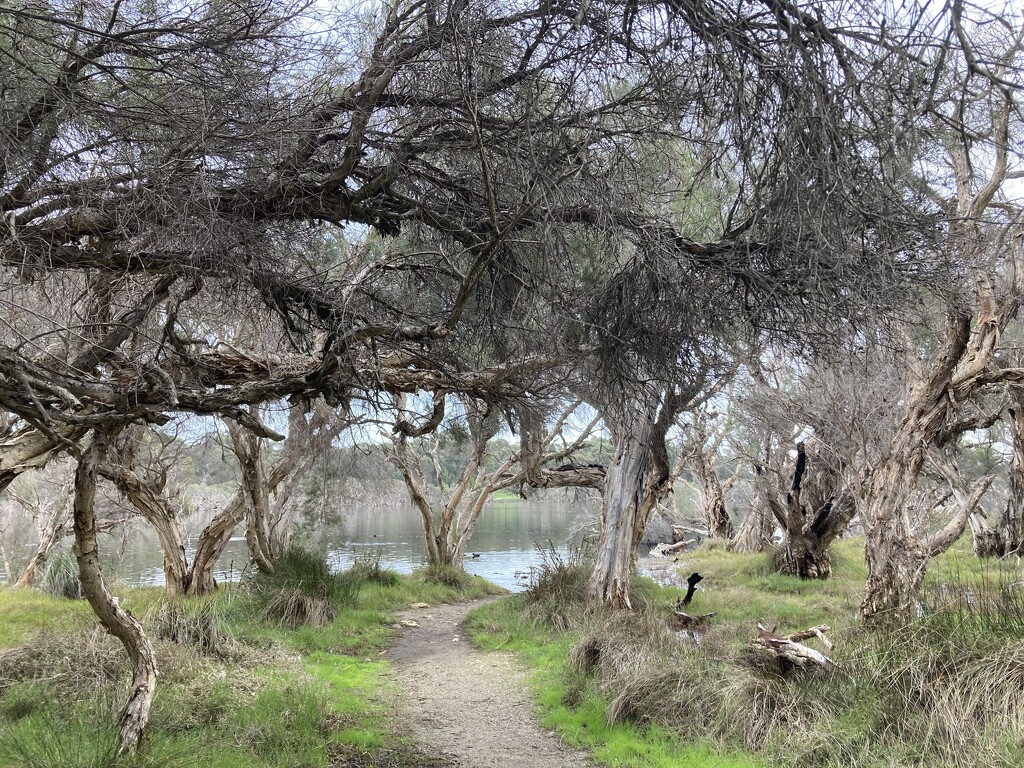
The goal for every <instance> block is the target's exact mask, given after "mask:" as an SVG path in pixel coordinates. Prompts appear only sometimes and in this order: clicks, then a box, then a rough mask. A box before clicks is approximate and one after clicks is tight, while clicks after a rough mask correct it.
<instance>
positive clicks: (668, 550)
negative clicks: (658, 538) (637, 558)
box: [647, 539, 697, 557]
mask: <svg viewBox="0 0 1024 768" xmlns="http://www.w3.org/2000/svg"><path fill="white" fill-rule="evenodd" d="M696 543H697V540H696V539H687V540H686V541H680V542H677V543H676V544H655V545H654V546H653V547H651V551H650V552H648V553H647V556H648V557H665V556H666V555H671V554H674V553H675V552H679V551H680V550H683V549H686V548H687V547H688V546H690V545H691V544H696Z"/></svg>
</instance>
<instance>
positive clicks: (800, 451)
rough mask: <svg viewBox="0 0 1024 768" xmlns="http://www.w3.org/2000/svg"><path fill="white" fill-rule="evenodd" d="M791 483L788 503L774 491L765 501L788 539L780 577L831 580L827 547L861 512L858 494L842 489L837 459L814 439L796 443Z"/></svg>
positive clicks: (780, 559) (780, 554) (779, 558)
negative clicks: (857, 499)
mask: <svg viewBox="0 0 1024 768" xmlns="http://www.w3.org/2000/svg"><path fill="white" fill-rule="evenodd" d="M796 452H797V456H796V461H795V463H794V467H793V479H792V482H791V484H790V486H789V488H788V489H787V490H786V492H785V496H784V498H785V502H783V501H782V500H781V499H780V498H779V495H778V493H777V491H776V492H773V491H772V490H766V492H765V498H766V500H767V502H768V505H769V508H770V509H771V511H772V514H773V515H774V516H775V519H776V520H777V521H778V523H779V525H780V526H782V530H783V533H784V535H785V540H784V541H783V543H782V547H781V548H780V549H779V551H778V553H777V555H776V564H777V566H778V568H779V570H780V571H781V572H782V573H788V574H790V575H793V576H799V577H800V578H802V579H826V578H828V577H829V576H831V575H832V558H831V555H830V554H829V547H830V546H831V544H832V542H833V541H834V540H835V539H836V538H838V537H839V536H841V535H842V534H843V532H844V531H845V530H846V526H847V525H848V524H849V522H850V519H851V518H852V517H853V515H854V513H855V512H856V510H857V505H856V497H855V495H854V491H853V490H852V489H850V488H849V487H847V486H845V485H844V480H843V470H842V467H841V466H839V462H838V457H836V456H834V455H833V456H830V455H829V454H828V453H827V449H826V448H824V447H823V446H822V445H821V444H820V442H819V441H818V440H816V439H814V438H810V439H808V440H807V441H806V442H803V443H797V445H796Z"/></svg>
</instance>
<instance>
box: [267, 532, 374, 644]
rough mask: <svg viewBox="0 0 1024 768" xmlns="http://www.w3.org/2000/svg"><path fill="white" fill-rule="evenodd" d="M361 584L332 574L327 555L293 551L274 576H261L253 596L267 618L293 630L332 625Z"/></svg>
mask: <svg viewBox="0 0 1024 768" xmlns="http://www.w3.org/2000/svg"><path fill="white" fill-rule="evenodd" d="M359 588H360V583H359V582H357V581H356V580H354V579H352V578H344V577H342V578H339V576H338V575H337V574H334V573H332V572H331V568H330V565H329V564H328V563H327V559H326V558H325V557H324V555H322V554H319V553H315V552H311V551H309V550H306V549H302V548H300V547H295V546H293V547H290V548H289V549H288V550H286V551H285V553H284V554H283V555H282V556H281V557H280V558H279V560H278V561H277V562H276V563H275V564H274V571H273V572H272V573H259V574H257V575H256V576H255V577H254V578H253V581H252V592H253V594H254V596H255V598H256V602H257V605H259V606H260V611H261V614H262V616H263V618H264V619H265V620H267V621H270V622H273V623H275V624H280V625H283V626H286V627H289V628H291V629H295V628H296V627H301V626H304V625H313V626H322V625H324V624H329V623H330V622H332V621H333V620H334V618H335V616H337V615H338V608H339V606H340V605H341V604H344V603H351V602H353V601H354V600H355V597H356V595H357V594H358V592H359Z"/></svg>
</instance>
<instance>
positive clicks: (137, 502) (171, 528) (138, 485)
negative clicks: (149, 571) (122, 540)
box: [99, 464, 190, 595]
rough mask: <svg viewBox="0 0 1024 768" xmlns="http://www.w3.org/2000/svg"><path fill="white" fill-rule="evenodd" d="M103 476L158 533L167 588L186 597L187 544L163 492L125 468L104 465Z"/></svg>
mask: <svg viewBox="0 0 1024 768" xmlns="http://www.w3.org/2000/svg"><path fill="white" fill-rule="evenodd" d="M99 472H100V474H101V475H102V476H103V477H104V478H106V479H107V480H110V481H111V482H112V483H114V485H115V486H117V490H118V491H119V492H120V493H121V495H123V496H124V497H125V498H126V499H127V500H128V502H129V503H130V504H131V505H132V506H133V507H134V508H135V509H136V510H137V511H138V513H139V514H140V515H141V516H142V517H143V519H144V520H145V521H146V522H147V523H149V524H150V525H151V526H153V529H154V530H155V531H156V534H157V538H158V539H159V540H160V549H161V550H162V551H163V555H164V584H165V586H166V589H167V591H168V592H170V593H171V594H176V595H183V594H186V593H187V592H188V587H189V578H190V574H189V567H188V558H187V557H186V555H185V541H184V538H183V536H182V531H181V526H180V525H179V524H178V519H177V514H176V513H175V510H174V508H173V507H172V506H171V503H170V502H169V500H168V499H167V497H166V496H165V495H164V492H163V489H162V488H158V487H154V486H153V485H151V484H149V483H147V482H146V481H145V480H144V479H143V478H141V477H139V475H137V474H136V473H135V472H133V471H131V470H129V469H126V468H125V467H121V466H112V465H111V464H104V465H102V466H101V467H100V469H99Z"/></svg>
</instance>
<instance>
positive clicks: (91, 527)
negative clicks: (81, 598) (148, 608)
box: [74, 430, 157, 754]
mask: <svg viewBox="0 0 1024 768" xmlns="http://www.w3.org/2000/svg"><path fill="white" fill-rule="evenodd" d="M110 437H111V435H110V433H107V432H104V431H101V430H97V431H96V432H95V433H94V437H93V440H92V442H91V443H90V444H89V446H88V447H87V448H86V449H85V450H84V451H83V453H82V457H81V459H80V460H79V462H78V469H77V471H76V472H75V500H74V521H75V546H74V552H75V557H76V558H77V559H78V572H79V578H80V579H81V581H82V591H83V593H84V594H85V597H86V599H87V600H88V601H89V604H90V605H91V606H92V609H93V611H94V612H95V613H96V616H97V617H98V618H99V620H100V623H102V624H103V626H104V627H105V628H106V629H107V631H108V632H110V634H112V635H114V636H115V637H116V638H117V639H118V640H120V641H121V644H122V645H124V648H125V651H127V653H128V657H129V659H130V660H131V665H132V683H131V690H130V692H129V694H128V701H127V703H126V704H125V707H124V710H123V711H122V712H121V717H120V720H119V724H118V735H117V752H118V754H121V753H124V752H129V751H133V750H136V749H138V747H139V746H140V743H141V741H142V738H143V734H144V732H145V729H146V723H147V722H148V720H149V710H150V706H151V705H152V703H153V694H154V693H155V691H156V678H157V666H156V655H155V654H154V652H153V646H152V644H151V643H150V642H149V638H148V637H146V633H145V631H144V630H143V628H142V625H141V624H140V623H139V622H138V621H137V620H136V619H135V617H134V616H132V615H131V614H130V613H128V612H127V611H125V610H124V609H123V608H122V607H121V606H120V605H118V602H117V600H116V599H115V598H114V597H113V596H112V595H111V594H110V592H109V591H108V590H107V586H106V584H105V583H104V580H103V572H102V570H101V569H100V561H99V551H98V549H97V544H96V516H95V511H94V507H95V501H96V476H97V472H98V469H99V464H100V462H101V461H102V459H103V457H104V454H105V451H106V449H107V446H108V444H109V440H110Z"/></svg>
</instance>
